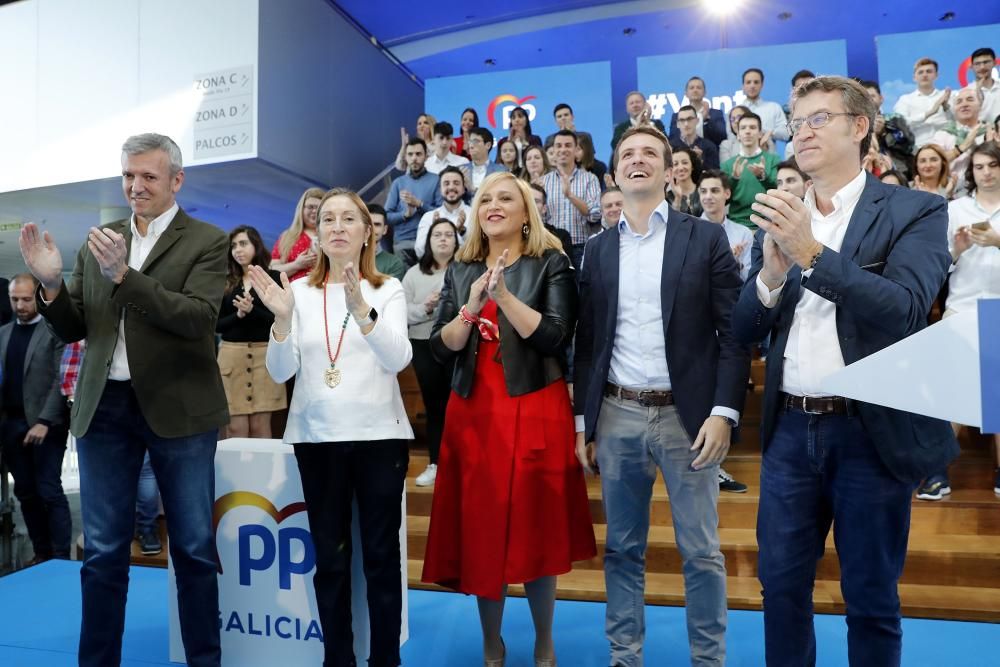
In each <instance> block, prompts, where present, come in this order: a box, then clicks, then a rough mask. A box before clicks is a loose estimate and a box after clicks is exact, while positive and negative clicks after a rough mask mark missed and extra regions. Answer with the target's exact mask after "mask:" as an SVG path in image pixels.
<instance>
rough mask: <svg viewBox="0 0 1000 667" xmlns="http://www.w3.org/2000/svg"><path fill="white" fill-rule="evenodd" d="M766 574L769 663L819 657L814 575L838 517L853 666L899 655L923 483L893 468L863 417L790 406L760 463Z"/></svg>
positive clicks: (793, 665) (784, 665) (780, 665)
mask: <svg viewBox="0 0 1000 667" xmlns="http://www.w3.org/2000/svg"><path fill="white" fill-rule="evenodd" d="M760 486H761V492H760V507H759V510H758V516H757V542H758V544H759V546H760V561H759V570H758V576H759V578H760V582H761V584H762V586H763V592H764V640H765V655H766V659H767V665H768V667H811V666H812V665H815V664H816V635H815V631H814V628H813V602H812V594H813V583H814V581H815V579H816V563H817V561H818V560H819V559H820V558H821V557H822V556H823V551H824V543H825V542H826V536H827V533H829V531H830V524H831V522H832V524H833V537H834V542H835V544H836V547H837V557H838V558H839V560H840V573H841V574H840V588H841V591H842V592H843V595H844V601H845V603H846V606H847V645H848V649H847V650H848V658H849V661H850V664H851V667H868V666H871V667H893V666H896V667H898V665H899V664H900V656H901V649H902V636H903V633H902V629H901V626H900V611H899V596H898V594H897V590H896V585H897V583H898V581H899V578H900V576H901V575H902V572H903V562H904V560H905V558H906V542H907V539H908V537H909V529H910V503H911V495H912V493H913V490H914V485H911V484H907V483H904V482H901V481H899V480H897V479H896V478H895V477H893V476H892V475H891V474H890V473H889V471H888V469H887V468H886V467H885V465H884V464H883V463H882V461H881V459H879V457H878V454H877V452H876V451H875V446H874V443H873V442H872V440H871V438H869V437H868V434H867V433H866V432H865V430H864V427H863V426H862V424H861V420H860V418H859V417H857V416H846V415H811V414H807V413H805V412H802V411H800V410H790V411H787V412H782V413H781V414H780V415H779V417H778V421H777V424H776V427H775V432H774V435H773V437H772V438H771V441H770V443H768V445H767V448H766V449H765V450H764V455H763V458H762V460H761V472H760Z"/></svg>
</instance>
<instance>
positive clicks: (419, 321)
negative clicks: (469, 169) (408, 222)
mask: <svg viewBox="0 0 1000 667" xmlns="http://www.w3.org/2000/svg"><path fill="white" fill-rule="evenodd" d="M459 181H461V177H459ZM457 251H458V229H457V228H456V227H455V224H454V223H453V222H451V221H450V220H448V219H447V218H438V219H436V220H434V222H432V223H431V225H430V229H428V230H427V233H426V234H425V237H424V247H423V249H422V250H421V253H420V261H419V262H418V263H417V264H416V265H415V266H411V267H410V269H409V271H407V272H406V276H405V277H404V278H403V292H404V293H405V294H406V310H407V320H408V321H409V324H410V345H412V346H413V370H414V371H416V374H417V382H418V383H419V384H420V395H421V397H423V399H424V414H425V415H426V416H427V450H428V453H429V454H430V463H429V464H428V465H427V468H426V469H424V471H423V472H422V473H420V474H419V475H417V479H416V484H417V486H430V485H432V484H434V479H435V477H436V476H437V462H438V452H439V451H440V448H441V433H442V430H443V428H444V411H445V408H446V407H447V405H448V394H449V393H450V392H451V374H452V371H453V369H454V363H451V362H449V363H441V362H439V361H437V360H436V359H435V358H434V355H433V354H432V353H431V348H430V342H429V339H430V337H431V327H432V326H433V324H434V314H435V312H436V310H437V304H438V302H439V301H440V300H441V286H442V285H443V284H444V272H445V269H447V268H448V265H449V264H451V261H452V259H454V258H455V253H456V252H457Z"/></svg>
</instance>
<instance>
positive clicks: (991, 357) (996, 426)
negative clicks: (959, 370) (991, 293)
mask: <svg viewBox="0 0 1000 667" xmlns="http://www.w3.org/2000/svg"><path fill="white" fill-rule="evenodd" d="M998 337H1000V299H980V300H979V382H980V390H981V391H982V395H983V403H982V411H983V422H982V423H983V426H982V431H983V433H1000V346H998V345H997V344H996V340H997V338H998Z"/></svg>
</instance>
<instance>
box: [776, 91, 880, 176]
mask: <svg viewBox="0 0 1000 667" xmlns="http://www.w3.org/2000/svg"><path fill="white" fill-rule="evenodd" d="M815 92H823V93H840V99H841V101H842V102H843V104H844V109H845V110H846V111H847V113H849V114H851V115H852V116H855V117H857V118H867V119H868V134H866V135H865V136H864V138H863V139H862V140H861V147H860V152H861V159H862V160H863V159H865V155H867V154H868V148H869V146H871V143H872V136H873V134H874V131H875V112H876V111H877V109H876V108H875V103H874V102H872V100H871V98H870V97H868V91H866V90H865V89H864V88H863V87H862V86H861V84H860V83H858V82H857V81H855V80H854V79H848V78H847V77H843V76H818V77H816V78H815V79H812V80H811V81H807V82H806V83H800V84H799V85H798V86H797V87H796V88H795V90H793V91H792V99H791V105H792V108H793V110H794V107H795V103H796V102H798V101H799V100H800V99H802V98H803V97H805V96H806V95H809V94H810V93H815Z"/></svg>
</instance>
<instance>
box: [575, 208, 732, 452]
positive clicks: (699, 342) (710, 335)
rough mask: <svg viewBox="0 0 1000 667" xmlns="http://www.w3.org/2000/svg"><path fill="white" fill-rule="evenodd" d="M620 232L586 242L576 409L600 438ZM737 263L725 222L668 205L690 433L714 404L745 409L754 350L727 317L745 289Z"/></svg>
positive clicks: (666, 270) (668, 299) (672, 317)
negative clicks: (743, 342)
mask: <svg viewBox="0 0 1000 667" xmlns="http://www.w3.org/2000/svg"><path fill="white" fill-rule="evenodd" d="M618 282H619V231H618V227H617V226H615V227H612V228H610V229H607V230H605V231H604V232H602V233H600V234H598V235H597V236H595V237H593V238H591V239H590V241H589V242H588V243H587V247H586V251H585V255H584V260H583V270H582V272H581V276H580V318H579V321H578V323H577V329H576V356H575V384H574V386H573V395H574V396H575V399H576V401H575V412H576V414H582V415H584V422H585V424H586V431H585V433H586V438H587V441H588V442H590V441H591V440H593V439H594V431H595V429H596V428H597V417H598V414H599V413H600V409H601V401H602V399H603V396H604V384H605V383H606V382H607V381H608V373H609V371H610V369H611V350H612V348H613V346H614V341H615V332H616V329H617V327H618ZM740 285H742V281H741V280H740V272H739V268H738V267H737V265H736V260H735V259H734V258H733V252H732V250H730V248H729V241H728V240H727V239H726V232H725V230H724V229H723V228H722V225H717V224H714V223H711V222H708V221H707V220H701V219H699V218H694V217H691V216H690V215H686V214H684V213H680V212H679V211H676V210H674V209H670V213H669V216H668V219H667V229H666V238H665V240H664V253H663V269H662V273H661V275H660V306H661V308H662V311H663V335H664V338H665V340H666V343H667V367H668V368H669V369H670V384H671V386H672V388H673V392H674V399H675V401H676V404H677V411H678V413H679V414H680V419H681V423H683V424H684V428H685V429H686V430H687V432H688V435H689V436H690V437H691V439H692V440H694V438H695V437H696V436H697V434H698V431H699V430H700V429H701V427H702V424H703V423H704V421H705V420H706V419H707V418H708V416H709V414H710V413H711V411H712V408H713V407H714V406H716V405H720V406H723V407H727V408H732V409H733V410H736V411H737V412H742V410H743V402H744V400H745V399H746V392H747V380H748V379H749V376H750V352H749V349H748V348H746V347H744V346H743V345H741V344H739V343H737V342H736V339H735V338H733V336H732V333H731V331H732V329H731V324H730V321H729V317H730V313H731V311H732V308H733V304H734V303H735V302H736V297H737V296H738V294H739V290H740Z"/></svg>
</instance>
